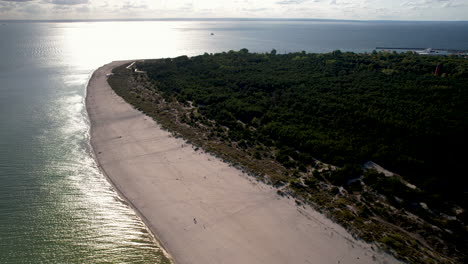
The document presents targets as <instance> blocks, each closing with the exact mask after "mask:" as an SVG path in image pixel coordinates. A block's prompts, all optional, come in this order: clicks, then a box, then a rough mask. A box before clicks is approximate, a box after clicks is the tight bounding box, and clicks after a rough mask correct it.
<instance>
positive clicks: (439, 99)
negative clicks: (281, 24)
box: [110, 49, 468, 263]
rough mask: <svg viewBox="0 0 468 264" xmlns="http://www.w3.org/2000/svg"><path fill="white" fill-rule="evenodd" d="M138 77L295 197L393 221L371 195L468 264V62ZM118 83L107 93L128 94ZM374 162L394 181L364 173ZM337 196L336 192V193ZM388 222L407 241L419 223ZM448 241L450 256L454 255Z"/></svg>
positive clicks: (158, 63) (269, 59)
mask: <svg viewBox="0 0 468 264" xmlns="http://www.w3.org/2000/svg"><path fill="white" fill-rule="evenodd" d="M136 68H138V70H139V71H143V72H146V74H145V77H144V78H143V77H141V76H140V77H138V76H137V77H135V76H134V78H135V80H140V81H141V80H143V79H144V80H145V82H146V83H145V85H146V87H147V88H148V91H152V92H155V93H157V94H158V95H159V96H161V97H162V98H164V101H166V102H172V101H174V102H178V103H179V104H180V105H182V106H184V107H186V108H187V109H195V111H193V110H190V111H189V112H187V113H186V114H183V115H181V118H180V119H181V122H182V123H185V124H187V125H189V126H200V125H202V126H204V127H207V128H209V130H210V132H209V133H210V137H215V138H220V139H221V140H222V141H223V142H227V143H226V144H228V145H231V146H232V145H233V144H234V145H235V146H236V147H238V148H239V149H244V150H246V151H248V152H250V153H251V154H252V157H253V159H256V160H258V162H260V161H261V160H263V159H268V158H269V157H270V158H272V159H274V161H275V162H278V163H279V164H281V166H282V167H284V168H285V172H284V174H285V175H287V176H288V175H289V176H288V177H287V179H288V181H289V183H290V185H291V188H292V189H293V190H295V191H296V193H299V194H303V195H312V193H314V192H317V190H318V189H319V188H318V187H317V186H328V185H327V184H330V186H336V187H340V188H341V187H343V188H345V190H347V191H348V192H349V193H352V194H353V193H354V194H356V195H355V196H353V197H355V198H349V201H351V200H353V199H354V200H356V201H357V202H356V204H357V207H358V208H361V209H362V210H361V211H359V213H357V215H358V216H359V217H363V218H364V219H369V218H370V217H371V216H373V215H379V217H382V215H385V214H386V213H385V212H383V211H385V210H382V209H379V206H380V208H382V205H379V204H378V203H372V200H373V199H374V198H372V197H378V196H369V195H370V194H369V193H370V191H372V192H374V193H377V194H380V195H384V196H386V197H387V198H388V199H387V200H386V201H387V202H388V203H389V204H390V205H391V206H392V207H395V208H399V210H403V211H409V212H412V213H413V214H416V215H418V216H420V217H421V218H422V219H425V221H428V223H430V224H432V225H436V226H438V227H440V228H441V230H448V231H447V234H445V233H444V232H442V231H440V232H441V235H437V236H438V238H437V239H434V241H435V242H433V243H434V244H431V245H432V246H433V247H436V248H438V249H439V247H440V248H441V249H440V251H441V252H442V251H444V252H445V253H444V254H445V256H451V257H453V256H457V257H456V258H454V259H459V260H460V259H466V252H465V253H463V251H464V250H465V249H466V248H467V246H466V245H467V241H468V238H467V223H468V219H467V218H468V217H467V215H468V214H467V211H466V210H467V209H468V188H467V185H466V184H465V182H466V180H465V178H466V177H467V173H466V169H465V166H464V165H465V164H464V162H465V160H466V158H467V155H466V150H467V147H468V144H467V143H468V139H467V137H466V135H467V134H468V133H467V132H468V59H466V58H462V57H442V56H421V55H418V54H413V53H390V52H379V53H377V52H373V53H371V54H355V53H349V52H347V53H344V52H340V51H335V52H332V53H327V54H309V53H306V52H299V53H290V54H277V53H276V51H275V50H273V51H272V52H270V53H265V54H256V53H249V52H248V50H246V49H242V50H240V51H238V52H235V51H230V52H224V53H218V54H206V53H205V54H204V55H201V56H195V57H191V58H189V57H187V56H181V57H177V58H172V59H159V60H146V61H140V62H137V64H136ZM436 68H438V70H437V72H436ZM121 70H122V69H121ZM116 73H117V75H118V73H119V72H116ZM133 74H134V75H137V74H136V73H133ZM113 78H116V79H113V80H112V79H111V80H110V83H111V85H112V83H113V82H114V83H117V82H122V81H121V79H118V77H113ZM115 86H116V85H114V86H113V87H114V89H115ZM116 91H118V90H116ZM132 93H133V96H134V97H132V98H133V99H129V98H126V99H127V101H131V102H133V103H134V104H136V105H137V106H138V104H141V103H142V102H143V101H145V98H144V96H142V94H145V93H146V94H148V92H147V91H145V92H143V93H142V92H141V91H140V92H138V91H137V92H136V91H133V92H132ZM138 93H139V94H138ZM121 95H122V94H121ZM124 98H125V96H124ZM135 98H139V99H138V100H141V101H138V100H137V101H135V100H136V99H135ZM147 99H148V98H147ZM147 101H148V100H147ZM153 101H155V102H156V101H157V100H153ZM158 102H160V101H158ZM268 152H271V153H270V154H268ZM249 157H250V156H249ZM369 161H372V162H375V163H377V164H379V165H381V166H382V167H384V168H385V169H387V170H390V171H392V172H394V173H396V174H397V176H398V177H396V176H395V177H385V176H384V175H383V174H382V173H379V172H378V171H376V170H373V169H368V168H365V166H363V165H364V164H365V163H366V162H369ZM241 163H242V162H241ZM327 164H328V169H323V168H324V166H325V167H326V165H327ZM330 166H331V167H330ZM332 167H333V168H335V169H330V168H332ZM282 173H283V172H282ZM301 175H302V176H301ZM356 180H357V181H356ZM320 182H322V183H325V185H324V184H322V185H320ZM356 182H358V184H356ZM273 183H274V184H275V182H273ZM276 183H277V182H276ZM363 186H364V187H363ZM408 186H410V187H408ZM336 187H334V188H332V189H330V190H331V191H330V192H331V193H333V194H336V193H338V192H339V191H337V190H339V189H336ZM362 197H364V198H362ZM366 197H367V198H369V199H367V201H369V202H366ZM314 199H315V198H314ZM314 199H311V201H312V202H314V203H319V202H317V201H316V200H314ZM375 199H376V200H377V199H378V198H375ZM335 200H336V199H335ZM335 200H333V201H335ZM376 204H377V205H376ZM428 208H429V209H428ZM429 211H430V213H429ZM379 212H380V213H379ZM339 216H341V217H342V218H339V217H338V218H339V219H341V220H342V221H341V222H342V223H346V222H347V221H348V222H352V221H354V220H352V221H351V220H350V219H351V218H350V217H351V216H350V215H349V213H348V215H346V214H345V213H343V211H342V212H341V213H340V215H339ZM392 217H393V218H395V219H397V218H398V217H397V216H389V215H388V213H387V217H386V218H385V217H383V219H388V221H389V222H392V223H393V224H396V225H399V226H403V228H406V230H409V231H411V229H412V227H410V226H411V225H412V224H413V223H411V220H395V219H392ZM353 219H354V218H353ZM379 219H380V218H379ZM408 219H409V218H408ZM440 219H442V220H440ZM447 219H448V220H447ZM362 221H363V222H365V220H362ZM398 221H399V222H398ZM405 221H406V222H405ZM339 222H340V221H339ZM397 222H398V223H397ZM405 225H406V226H405ZM363 228H364V227H363ZM413 229H416V228H413ZM413 231H414V230H413ZM431 232H432V231H431ZM434 232H435V231H434ZM437 232H439V231H437ZM374 233H375V232H374ZM374 233H372V232H367V233H366V234H365V235H362V236H370V237H372V238H370V239H369V240H379V241H380V242H382V243H385V244H387V245H388V246H389V247H390V248H392V249H394V250H396V251H397V252H398V253H401V255H407V258H406V260H409V261H410V262H418V261H416V260H414V259H411V254H412V253H411V252H410V251H408V252H405V250H406V251H407V249H406V248H405V247H406V246H404V243H405V242H402V241H399V239H400V240H404V239H402V238H401V237H400V238H399V239H397V238H398V237H399V235H395V234H393V235H389V234H388V233H387V235H386V236H383V237H378V236H377V235H375V234H374ZM442 233H443V234H442ZM420 234H421V233H420ZM427 240H429V238H428V239H427ZM440 241H444V242H440ZM447 241H449V243H451V244H453V245H454V246H453V247H451V246H447V248H448V249H446V248H445V246H444V245H443V244H444V243H447ZM398 243H400V244H398ZM431 243H432V242H431ZM436 245H439V246H436ZM410 246H412V247H414V248H417V247H418V246H417V245H410ZM460 255H462V256H464V257H461V258H460V257H459V256H460ZM449 259H450V257H449ZM426 261H428V260H426ZM426 261H422V262H420V263H423V262H426ZM449 262H450V261H449ZM426 263H429V262H426Z"/></svg>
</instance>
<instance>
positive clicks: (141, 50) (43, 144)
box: [0, 21, 468, 263]
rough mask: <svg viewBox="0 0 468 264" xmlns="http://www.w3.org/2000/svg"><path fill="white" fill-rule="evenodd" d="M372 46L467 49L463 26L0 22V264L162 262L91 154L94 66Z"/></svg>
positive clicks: (363, 49) (467, 29)
mask: <svg viewBox="0 0 468 264" xmlns="http://www.w3.org/2000/svg"><path fill="white" fill-rule="evenodd" d="M210 33H214V35H211V34H210ZM377 46H405V47H433V48H452V49H468V23H467V22H457V23H431V22H428V23H406V22H395V23H384V22H366V23H363V22H353V23H350V22H313V21H152V22H89V23H84V22H83V23H82V22H80V23H8V22H7V23H6V25H0V58H1V59H0V263H161V262H162V261H161V259H162V258H161V251H160V249H159V248H158V247H157V245H156V244H155V243H154V241H153V240H152V238H151V235H150V234H149V233H148V232H147V230H146V228H145V226H144V224H143V223H142V221H141V220H140V219H139V218H138V217H137V216H136V215H135V213H134V212H133V211H132V209H131V208H129V207H128V206H127V205H125V203H123V202H122V201H121V199H120V198H119V197H118V195H117V194H116V192H115V191H114V190H113V189H112V186H111V185H110V184H109V183H108V182H107V180H106V178H105V177H104V176H103V175H102V174H101V172H100V171H99V169H98V167H97V165H96V162H95V161H94V159H93V157H92V155H91V150H90V145H89V121H88V117H87V113H86V109H85V105H84V97H85V93H86V90H85V88H86V84H87V81H88V79H89V77H90V74H91V73H92V71H93V70H94V69H96V68H97V67H99V66H101V65H103V64H105V63H108V62H110V61H112V60H122V59H137V58H160V57H172V56H178V55H184V54H186V55H197V54H203V53H204V52H209V53H212V52H219V51H228V50H231V49H232V50H239V49H241V48H248V49H249V50H250V51H257V52H269V51H270V50H271V49H273V48H275V49H277V51H278V52H282V53H284V52H292V51H302V50H305V51H308V52H328V51H332V50H336V49H341V50H346V51H356V52H370V51H372V50H373V49H374V48H375V47H377Z"/></svg>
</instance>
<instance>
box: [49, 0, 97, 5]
mask: <svg viewBox="0 0 468 264" xmlns="http://www.w3.org/2000/svg"><path fill="white" fill-rule="evenodd" d="M45 2H47V3H51V4H54V5H82V4H87V3H89V0H47V1H45Z"/></svg>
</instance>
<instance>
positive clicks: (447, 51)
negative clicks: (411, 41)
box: [375, 47, 468, 55]
mask: <svg viewBox="0 0 468 264" xmlns="http://www.w3.org/2000/svg"><path fill="white" fill-rule="evenodd" d="M375 49H377V50H408V51H422V52H428V53H430V52H433V53H437V54H440V55H450V54H454V55H466V54H468V50H456V49H432V48H404V47H377V48H375Z"/></svg>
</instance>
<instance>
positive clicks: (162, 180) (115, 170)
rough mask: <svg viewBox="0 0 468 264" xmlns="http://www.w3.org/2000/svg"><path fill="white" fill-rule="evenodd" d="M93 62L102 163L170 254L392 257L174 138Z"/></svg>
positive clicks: (214, 259)
mask: <svg viewBox="0 0 468 264" xmlns="http://www.w3.org/2000/svg"><path fill="white" fill-rule="evenodd" d="M122 63H123V62H113V63H110V64H107V65H105V66H103V67H101V68H99V69H98V70H96V71H95V73H94V74H93V76H92V78H91V79H90V81H89V84H88V91H87V97H86V107H87V110H88V114H89V116H90V121H91V144H92V146H93V148H94V152H95V155H96V158H97V161H98V163H99V164H100V167H101V169H102V170H103V172H104V173H105V174H106V175H107V177H108V178H109V180H110V181H111V182H112V183H113V185H114V186H115V187H116V189H118V191H119V193H120V194H121V195H122V196H123V198H124V199H125V200H127V201H128V202H129V203H130V204H131V205H132V207H133V208H134V209H135V210H136V211H137V212H138V214H139V215H140V216H141V217H142V219H143V220H144V221H145V223H146V224H147V225H148V227H149V228H150V229H151V231H152V232H153V234H154V235H155V236H156V238H157V239H158V240H159V241H160V243H161V245H162V246H163V247H164V248H165V249H166V250H167V251H168V252H169V254H170V255H171V256H172V258H173V259H174V261H175V263H178V264H186V263H197V264H198V263H200V264H211V263H213V264H219V263H233V264H234V263H235V264H239V263H268V264H275V263H398V262H397V261H396V260H395V259H393V258H392V257H390V256H388V255H386V254H383V253H380V252H377V251H374V250H373V249H372V248H371V245H369V244H366V243H363V242H361V241H357V240H355V239H354V238H353V237H352V236H351V235H350V234H349V233H347V232H346V231H345V230H344V229H343V228H341V227H340V226H338V225H337V224H334V223H333V222H332V221H330V220H329V219H327V218H326V217H324V216H323V215H321V214H319V213H318V212H316V211H315V210H313V209H312V208H310V207H308V206H305V207H297V206H296V205H295V202H294V200H292V199H288V198H283V197H280V196H278V195H277V194H276V190H275V189H273V188H272V187H271V186H267V185H264V184H261V183H258V182H256V181H255V179H253V178H251V177H249V176H247V175H245V174H243V173H241V172H240V171H239V170H237V169H235V168H233V167H230V166H229V165H227V164H226V163H223V162H222V161H221V160H219V159H217V158H215V157H213V156H211V155H209V154H207V153H204V152H202V151H195V150H194V149H193V148H192V147H191V146H190V145H188V144H186V143H185V142H184V141H183V140H182V139H177V138H174V137H172V136H171V135H170V133H168V132H167V131H164V130H162V129H161V128H160V126H159V125H158V124H157V123H156V122H154V121H153V120H152V119H151V118H149V117H147V116H145V115H144V114H142V113H140V112H138V111H137V110H135V109H134V108H133V107H132V106H130V105H129V104H127V103H125V102H124V100H123V99H122V98H120V97H119V96H117V95H116V94H115V93H114V92H113V91H112V89H111V88H110V87H109V85H108V83H107V81H106V78H107V77H106V74H108V73H110V72H111V70H112V68H113V67H116V66H117V65H120V64H122Z"/></svg>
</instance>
